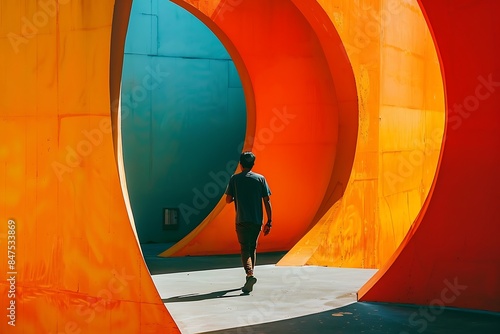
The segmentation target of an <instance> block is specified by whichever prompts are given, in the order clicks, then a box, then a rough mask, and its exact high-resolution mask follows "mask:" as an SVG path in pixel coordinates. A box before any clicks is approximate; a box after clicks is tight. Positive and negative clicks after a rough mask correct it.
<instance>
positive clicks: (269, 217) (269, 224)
mask: <svg viewBox="0 0 500 334" xmlns="http://www.w3.org/2000/svg"><path fill="white" fill-rule="evenodd" d="M262 200H263V201H264V208H265V209H266V215H267V223H266V225H265V226H264V235H268V234H269V232H271V227H272V221H273V208H272V206H271V199H270V198H269V196H266V197H264V198H263V199H262Z"/></svg>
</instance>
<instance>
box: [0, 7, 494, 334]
mask: <svg viewBox="0 0 500 334" xmlns="http://www.w3.org/2000/svg"><path fill="white" fill-rule="evenodd" d="M193 2H194V1H193ZM196 2H197V3H198V1H196ZM199 3H200V4H199V9H200V10H201V12H203V13H209V12H207V11H211V12H210V13H213V11H214V10H216V9H217V5H218V1H212V2H199ZM224 3H225V4H226V5H228V4H230V3H229V2H224ZM231 3H233V4H234V3H236V2H234V1H232V2H231ZM245 3H246V2H245ZM295 3H296V6H297V8H300V5H301V2H299V1H296V2H295ZM318 3H320V4H322V6H323V8H324V9H325V12H327V13H328V14H329V15H332V16H330V17H331V19H332V22H334V23H336V24H339V23H344V24H345V21H343V20H342V11H345V10H348V9H349V8H352V7H349V6H353V5H354V4H353V2H350V1H349V2H338V3H336V2H327V1H326V0H325V1H323V2H318ZM388 3H389V2H387V4H388ZM117 4H121V5H123V6H125V5H126V3H125V2H121V3H117ZM113 5H114V2H113V1H102V0H101V1H97V0H94V1H85V2H71V1H62V0H61V1H59V6H58V8H57V9H54V12H52V9H50V8H49V9H47V8H42V6H40V5H39V3H38V2H37V1H35V0H31V1H23V2H6V1H4V2H2V7H1V14H0V15H2V20H1V24H0V53H1V54H2V62H0V69H1V72H2V74H3V77H2V80H1V81H0V92H1V94H2V99H0V112H1V115H0V136H1V137H0V138H1V139H0V175H2V179H1V182H0V186H1V188H0V189H1V191H0V215H1V217H2V218H1V220H2V221H1V222H0V247H2V248H3V249H6V247H7V246H8V245H9V244H8V241H12V238H10V239H9V238H8V237H9V235H12V233H11V234H9V224H8V222H9V220H10V219H11V220H13V221H14V222H15V225H16V227H15V231H16V232H15V233H16V234H15V237H16V238H15V241H16V244H15V246H16V249H15V251H16V253H15V261H16V263H15V268H9V263H8V260H9V259H8V258H7V256H3V257H1V258H0V269H1V271H2V272H3V273H7V272H10V271H11V270H15V272H16V274H12V275H14V276H15V279H16V283H17V285H16V291H15V292H16V299H15V301H16V318H17V320H19V322H17V324H16V328H15V330H16V331H20V332H22V331H24V332H75V331H77V330H78V329H81V330H82V332H89V333H106V332H109V333H114V332H120V333H137V332H141V333H148V332H151V333H164V332H178V331H177V329H176V327H175V323H174V322H173V320H172V319H171V317H170V315H169V314H168V312H167V311H166V310H165V308H164V306H163V304H162V302H161V300H160V298H159V296H158V293H157V291H156V290H155V288H154V286H153V283H152V281H151V278H150V276H149V273H148V271H147V269H146V267H145V265H144V262H143V259H142V256H141V252H140V249H139V247H138V245H137V240H136V238H135V236H134V233H133V229H132V227H131V226H130V225H129V224H128V223H127V222H128V221H129V220H128V216H127V212H126V207H125V203H124V201H123V200H122V198H123V195H122V191H121V188H120V184H119V178H118V173H117V168H116V163H115V155H114V147H113V140H112V135H111V127H110V124H111V117H110V108H109V106H110V105H113V101H114V98H115V97H116V96H118V93H117V91H116V90H117V87H118V86H119V85H118V81H117V80H119V73H117V72H116V71H118V72H119V67H120V66H118V68H115V67H114V65H113V64H114V63H113V62H111V63H110V61H109V59H110V55H111V59H112V60H118V61H119V62H121V59H117V58H115V56H114V55H116V54H118V55H120V54H121V55H122V54H123V51H121V52H120V50H119V45H120V44H121V43H120V42H118V43H115V42H113V43H111V36H112V33H111V26H112V17H113ZM420 5H421V8H422V11H423V12H424V14H425V15H426V18H427V21H428V22H429V25H430V28H431V31H432V35H433V38H434V40H435V43H436V45H437V49H438V52H439V60H440V66H441V73H442V75H443V77H444V85H445V99H446V107H447V110H448V111H447V123H446V140H445V141H444V143H443V146H442V152H441V157H440V165H439V170H438V171H439V173H438V174H437V177H436V178H435V179H434V181H433V184H432V186H431V191H430V195H431V196H429V197H427V198H426V201H425V202H424V206H423V210H422V211H420V213H419V215H418V217H417V219H416V221H415V222H414V223H413V225H412V228H411V229H410V231H409V233H408V235H407V236H406V237H405V239H404V240H403V242H402V244H401V246H400V247H399V248H398V250H397V251H396V253H395V254H394V256H393V257H392V258H391V260H390V261H389V262H388V263H387V265H385V266H384V267H383V268H382V269H381V270H380V271H379V272H378V274H377V275H376V276H375V277H374V278H373V279H372V280H371V281H370V282H368V284H367V285H365V286H364V287H363V288H362V289H361V291H360V292H359V297H360V300H362V301H385V302H398V303H415V304H430V303H434V304H435V305H441V304H443V305H446V306H454V307H466V308H475V309H481V310H491V311H500V306H499V303H498V300H500V291H499V290H498V282H499V281H500V267H499V266H498V263H500V251H499V249H498V246H497V245H498V243H497V236H498V234H499V225H498V222H500V211H498V209H497V202H498V198H500V192H499V189H500V180H499V177H498V172H497V171H498V166H499V163H500V156H499V154H498V152H499V148H500V137H499V136H498V133H500V131H499V130H500V129H499V127H500V119H499V118H500V115H499V114H498V109H499V106H500V95H499V93H498V89H499V87H500V64H499V61H498V59H500V54H499V51H498V50H497V49H496V38H497V36H498V35H499V34H500V25H499V24H498V19H497V17H496V16H497V15H496V13H498V12H500V3H499V2H497V1H495V0H484V1H480V2H458V1H457V2H450V1H447V2H443V1H432V0H420ZM334 6H337V7H338V8H340V9H341V12H340V13H339V12H332V11H331V10H329V8H333V7H334ZM233 7H234V8H233V10H229V11H227V12H226V13H227V14H228V15H229V14H231V13H234V12H237V10H238V7H235V6H233ZM117 8H118V9H120V8H122V7H120V6H117ZM221 8H222V7H220V8H219V9H221ZM289 9H290V11H293V9H291V8H289ZM43 13H45V15H44V14H43ZM51 13H54V14H53V15H52V14H51ZM120 13H121V16H120V15H118V17H117V18H119V19H120V20H121V22H123V20H127V18H126V17H127V16H126V13H127V11H126V10H125V11H124V12H123V13H122V12H120ZM287 13H288V14H289V13H290V12H287ZM344 13H345V12H344ZM219 15H220V14H219ZM209 16H210V15H209ZM285 17H287V18H290V17H289V16H285ZM295 18H297V17H295ZM220 19H221V18H220ZM33 22H36V25H35V23H33ZM30 23H32V25H30ZM306 26H307V27H308V28H307V29H309V31H310V32H312V31H314V30H315V29H314V27H311V26H310V25H306ZM244 27H246V28H248V25H246V26H244ZM351 27H353V29H355V28H356V26H351ZM347 28H348V25H338V26H337V30H338V31H339V33H340V34H341V35H342V34H343V33H342V31H343V30H342V29H347ZM354 32H355V30H354ZM351 33H352V31H351ZM316 34H318V33H317V32H316ZM114 37H115V36H114ZM117 38H118V40H120V38H124V35H122V34H118V37H117ZM113 40H114V41H115V39H113ZM110 44H111V45H113V48H112V49H111V50H110ZM320 45H322V42H321V40H320V42H318V43H317V44H316V46H317V47H319V46H320ZM344 45H345V46H346V48H347V49H348V51H349V46H348V45H346V44H344ZM103 50H104V51H103ZM363 51H366V52H362V53H360V54H359V57H367V58H368V59H369V57H375V58H374V59H375V60H377V59H379V58H380V57H381V53H380V50H379V49H378V48H376V49H375V52H374V53H373V54H372V53H370V52H368V51H369V50H368V49H366V50H363ZM351 52H352V50H351ZM319 53H320V54H321V53H322V54H326V51H324V48H323V50H322V51H321V52H319ZM120 57H121V56H120ZM242 58H243V57H242ZM351 59H352V58H351ZM365 61H367V64H369V62H368V60H365ZM352 63H353V64H355V62H354V61H352ZM323 66H324V67H323V69H325V70H326V69H327V70H331V64H330V63H329V62H328V61H327V60H326V59H324V60H323ZM110 67H111V68H112V69H111V74H110ZM353 69H354V72H355V73H357V72H356V71H357V70H356V68H355V66H354V65H353ZM367 70H368V69H367ZM249 72H250V71H249ZM367 74H370V72H369V71H368V73H367ZM356 76H357V79H358V82H359V80H363V78H366V75H361V76H360V75H359V74H356ZM327 77H328V78H329V79H330V80H332V82H335V78H334V77H333V76H330V75H328V76H327ZM375 77H376V78H377V75H376V74H375ZM250 79H251V80H257V79H258V78H253V77H252V78H250ZM109 83H111V85H110V89H108V85H109ZM330 84H331V85H333V84H332V83H330ZM252 85H253V81H252ZM370 87H371V86H370ZM261 88H263V87H261ZM340 88H341V87H337V86H336V87H335V89H336V93H337V94H336V95H337V100H340V98H339V97H340V95H341V94H340V92H339V89H340ZM358 89H359V84H358ZM292 92H295V91H292ZM110 96H111V99H110ZM258 96H259V95H258V94H257V93H256V94H255V103H256V105H258V103H259V98H258ZM361 96H362V95H361V94H360V101H363V100H362V99H361ZM368 102H369V105H370V101H368ZM371 103H373V105H374V106H377V105H378V104H377V103H374V102H371ZM457 105H458V106H460V105H462V106H464V107H463V108H460V107H455V106H457ZM268 107H271V108H272V107H275V105H272V104H270V105H268ZM338 107H339V108H338V109H337V115H338V122H339V124H340V121H341V117H340V114H341V112H342V108H340V104H339V105H338ZM360 112H361V110H360ZM258 115H259V109H258V108H256V111H255V116H256V120H255V124H256V128H255V131H256V132H255V133H258V129H259V125H258V124H259V122H264V124H266V123H265V121H266V119H265V118H264V120H262V119H260V120H259V117H258ZM320 115H321V114H320ZM268 120H269V119H268ZM331 121H332V123H334V121H335V120H331ZM115 124H116V123H115ZM260 124H262V123H260ZM361 125H362V124H360V129H361V130H363V129H364V128H363V126H361ZM336 133H337V135H339V134H340V133H341V132H340V130H338V131H336ZM89 134H93V137H90V138H92V141H91V139H90V138H89V137H88V135H89ZM101 135H102V137H101ZM378 136H380V132H379V133H378ZM329 138H330V139H331V137H329ZM94 143H96V144H94ZM334 143H335V141H334V140H332V141H331V142H330V144H331V145H333V144H334ZM335 144H336V143H335ZM254 145H255V143H254ZM335 146H338V145H333V146H332V147H335ZM72 152H73V153H72ZM75 152H76V153H75ZM335 152H336V154H335V155H334V156H330V157H328V158H329V159H330V160H328V159H327V160H328V161H327V165H328V171H324V175H322V178H323V180H324V188H323V195H325V194H328V193H329V189H330V190H331V189H332V186H331V185H332V184H335V182H333V181H332V175H333V172H332V171H334V170H335V168H336V167H335V166H334V163H333V161H334V159H336V156H338V152H339V151H338V150H335ZM78 153H80V155H81V156H82V158H81V159H78V157H76V154H78ZM316 153H318V152H316ZM322 153H324V152H322ZM264 156H265V155H264ZM259 157H261V155H258V159H259ZM325 159H326V158H325ZM261 160H262V162H265V161H267V163H270V162H269V159H265V158H261ZM278 161H279V160H278ZM259 163H260V161H259ZM349 163H350V162H347V164H349ZM54 166H56V167H54ZM64 166H66V168H65V167H64ZM257 167H259V165H258V166H257ZM261 167H262V169H264V170H263V172H264V173H265V172H266V171H265V165H261ZM58 168H59V169H58ZM259 168H260V167H259ZM325 170H326V169H325ZM271 176H272V177H274V175H272V173H271ZM270 180H271V177H270ZM271 186H272V187H273V184H272V183H271ZM278 188H279V187H278ZM288 191H289V190H288ZM277 204H278V205H280V204H279V202H278V203H277ZM329 204H331V203H329V201H328V200H324V199H323V198H322V197H321V196H319V197H318V198H317V201H315V205H316V208H315V210H312V211H311V212H309V213H307V215H304V216H310V215H311V214H312V215H315V214H316V212H319V213H321V212H322V210H325V208H326V207H328V206H329ZM229 216H232V215H231V214H230V213H228V217H229ZM124 222H125V223H124ZM277 223H278V222H277ZM310 223H311V222H310V221H309V222H303V224H304V226H306V227H304V231H306V230H307V228H308V227H307V226H308V224H310ZM229 224H230V223H229ZM207 226H208V225H207ZM301 226H302V225H301ZM275 231H276V230H275ZM228 237H229V234H228ZM326 237H327V238H329V237H328V234H326ZM330 239H331V237H330ZM116 240H119V241H120V242H118V243H117V242H115V241H116ZM269 240H270V239H269ZM212 243H213V241H212ZM344 244H345V243H344ZM10 245H12V243H11V244H10ZM4 247H5V248H4ZM204 247H205V246H204ZM391 247H392V246H391ZM9 289H10V284H9V282H8V281H7V280H6V279H2V281H1V282H0V304H1V306H2V308H4V309H6V308H7V307H8V305H9V303H10V302H11V300H12V299H11V298H10V297H9V294H8V292H9ZM450 292H454V293H453V294H450ZM0 330H1V331H2V332H7V331H11V330H12V327H10V326H9V325H8V324H7V322H5V321H4V322H1V323H0Z"/></svg>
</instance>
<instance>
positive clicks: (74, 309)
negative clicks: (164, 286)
mask: <svg viewBox="0 0 500 334" xmlns="http://www.w3.org/2000/svg"><path fill="white" fill-rule="evenodd" d="M47 3H49V4H50V3H52V4H54V3H56V2H41V1H36V0H30V1H2V4H1V9H0V14H1V19H0V22H1V24H0V54H1V59H2V61H1V62H0V71H1V73H2V79H1V80H0V92H1V95H2V98H1V99H0V138H1V139H0V175H1V178H0V180H1V181H0V217H1V220H0V249H1V253H2V254H3V255H2V256H1V257H0V270H1V272H2V279H1V280H0V306H1V309H2V310H3V312H2V321H1V322H0V332H2V333H178V332H179V331H178V329H177V327H176V325H175V323H174V321H173V320H172V318H171V316H170V315H169V313H168V312H167V310H166V309H165V306H164V305H163V303H162V301H161V299H160V297H159V295H158V292H157V291H156V288H155V286H154V284H153V282H152V280H151V276H150V274H149V272H148V270H147V268H146V266H145V264H144V261H143V258H142V254H141V251H140V249H139V246H138V242H137V240H136V237H135V235H134V232H133V229H132V227H131V225H130V223H129V218H128V216H127V211H126V207H125V203H124V200H123V195H122V189H121V187H120V180H119V177H118V169H117V167H116V166H117V165H116V162H115V154H114V147H113V140H112V127H111V117H110V101H113V100H114V98H116V97H117V96H118V95H117V91H116V90H114V93H113V95H111V96H114V98H111V99H110V89H109V85H110V63H111V64H116V63H121V57H122V56H123V48H122V49H121V50H119V46H118V50H114V51H113V52H110V44H111V35H112V34H111V30H112V22H113V8H114V1H102V0H93V1H87V0H86V1H59V5H58V6H57V7H56V6H45V5H43V4H47ZM129 4H130V2H129ZM121 5H122V6H123V7H125V8H124V10H123V12H122V15H123V16H121V17H120V16H119V17H117V18H115V20H119V21H120V22H123V20H125V22H126V21H127V20H128V12H127V9H126V7H127V4H126V2H121ZM115 22H117V21H115ZM123 37H124V36H123ZM114 46H115V47H117V46H116V44H114ZM110 54H113V55H114V56H113V57H114V58H113V57H112V58H111V62H110ZM116 55H118V57H115V56H116ZM118 68H119V69H120V70H119V72H120V71H121V65H118ZM119 75H120V74H119V73H118V75H116V72H115V74H114V75H112V76H111V77H113V78H114V79H112V80H111V81H112V83H111V86H113V87H115V88H116V87H117V85H116V83H118V84H119V81H120V79H119ZM113 80H115V81H114V82H113ZM116 80H118V81H116ZM9 221H12V223H11V225H8V222H9ZM14 225H15V228H9V226H14ZM7 247H11V251H12V252H13V253H11V254H10V256H11V258H8V253H7ZM9 261H10V263H9ZM11 266H12V267H11ZM11 272H13V274H9V273H11ZM7 278H12V280H7ZM14 280H15V285H11V283H13V282H14ZM14 295H15V296H14ZM12 303H14V304H12ZM11 305H14V307H15V310H7V308H9V307H11V308H12V306H11ZM7 314H8V315H9V316H12V315H15V322H13V323H12V324H15V327H14V326H12V325H9V324H8V321H13V320H14V318H6V315H7Z"/></svg>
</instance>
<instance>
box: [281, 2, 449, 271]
mask: <svg viewBox="0 0 500 334" xmlns="http://www.w3.org/2000/svg"><path fill="white" fill-rule="evenodd" d="M320 3H321V4H322V6H323V8H324V9H325V11H326V12H327V13H328V15H329V17H330V18H331V20H332V21H333V23H334V25H335V27H336V28H337V30H338V31H339V34H340V36H341V38H342V42H343V43H344V45H345V46H346V49H347V51H348V56H349V59H350V62H351V64H352V66H353V69H354V73H355V76H356V83H357V90H358V96H359V132H358V140H357V147H356V156H355V160H354V165H353V168H352V172H351V177H350V179H349V182H348V184H347V188H346V191H345V195H344V196H343V197H342V199H341V200H340V201H338V202H336V203H335V202H331V203H330V205H328V206H326V210H323V211H320V212H318V214H317V217H316V219H315V221H318V223H317V224H316V225H315V226H314V227H313V228H312V229H311V230H310V231H309V232H308V233H307V234H306V235H305V236H304V237H303V238H302V239H301V240H300V241H299V242H298V243H297V244H296V245H295V246H294V247H293V248H292V249H291V250H290V252H288V253H287V255H286V256H285V257H284V258H283V259H282V260H281V261H280V262H279V264H280V265H304V264H309V265H328V266H339V267H358V268H379V267H380V266H382V265H383V264H384V263H385V262H386V261H387V260H388V259H389V257H390V256H391V255H392V254H393V253H394V251H395V250H396V249H397V247H398V246H399V244H400V242H401V241H402V240H403V238H404V236H405V235H406V233H407V231H408V229H409V227H410V226H411V224H412V223H413V221H414V219H415V218H416V216H417V214H418V212H419V211H420V208H421V207H422V204H423V203H424V201H425V198H426V197H427V195H428V193H429V189H430V187H431V184H432V180H433V177H434V174H435V171H436V166H437V162H438V158H439V152H440V149H441V142H442V134H443V129H444V121H445V112H444V109H445V106H444V92H443V84H442V77H441V72H440V67H439V61H438V57H437V54H436V50H435V46H434V43H433V41H432V37H431V34H430V31H429V29H428V26H427V23H426V22H425V19H424V16H423V14H422V12H421V10H420V8H419V6H418V3H417V2H416V1H406V2H404V3H403V2H399V1H394V0H390V1H384V0H383V1H381V0H371V1H365V2H364V3H363V4H362V5H361V4H358V5H356V4H355V3H353V2H352V1H348V0H343V1H340V0H339V1H335V2H333V3H332V2H330V1H322V2H321V1H320ZM381 31H383V33H380V32H381Z"/></svg>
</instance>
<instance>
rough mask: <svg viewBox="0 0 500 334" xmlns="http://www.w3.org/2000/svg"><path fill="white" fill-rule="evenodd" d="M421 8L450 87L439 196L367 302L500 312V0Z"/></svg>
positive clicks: (363, 294) (371, 286)
mask: <svg viewBox="0 0 500 334" xmlns="http://www.w3.org/2000/svg"><path fill="white" fill-rule="evenodd" d="M419 2H420V4H421V7H422V9H423V11H424V12H425V14H426V19H427V22H429V25H430V27H431V29H432V32H433V37H434V40H435V42H436V44H437V48H438V50H439V55H440V62H441V67H442V72H443V77H444V79H445V87H446V104H447V122H446V141H445V142H444V144H443V149H442V154H441V161H440V168H439V173H438V175H437V178H436V179H435V180H434V183H433V185H432V186H433V189H432V197H429V198H428V199H427V201H426V202H425V205H424V209H423V210H422V211H421V212H420V214H419V216H418V219H417V220H416V221H415V223H414V225H413V226H412V228H411V230H410V233H409V234H408V235H407V236H406V238H405V240H404V241H403V243H402V245H401V247H400V248H399V249H398V251H397V252H396V253H395V254H394V256H393V257H392V258H391V260H390V261H389V262H388V263H387V264H386V265H385V266H384V267H383V268H382V269H381V270H380V271H379V272H378V273H377V274H376V276H375V277H373V278H372V280H371V281H369V282H368V283H367V284H366V285H365V286H364V287H363V288H362V289H361V290H360V292H359V297H360V300H362V301H381V302H395V303H411V304H421V305H430V307H432V308H431V312H432V313H434V314H436V311H435V310H441V307H445V306H447V307H463V308H472V309H480V310H488V311H495V312H500V303H499V301H500V289H499V282H500V266H499V263H500V249H499V246H498V245H499V243H498V235H499V233H500V225H499V222H500V210H498V199H499V198H500V176H499V173H498V166H499V165H500V154H499V153H498V152H500V136H499V133H500V114H499V112H498V110H499V109H500V93H499V90H500V61H499V59H500V51H499V50H498V48H497V47H496V46H495V45H496V43H497V42H496V41H497V40H498V36H499V34H500V24H499V22H498V13H499V12H500V2H498V1H495V0H487V1H475V2H467V3H464V2H460V1H453V2H452V1H432V0H420V1H419ZM422 320H423V319H422V318H419V317H416V318H415V322H421V321H422Z"/></svg>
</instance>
